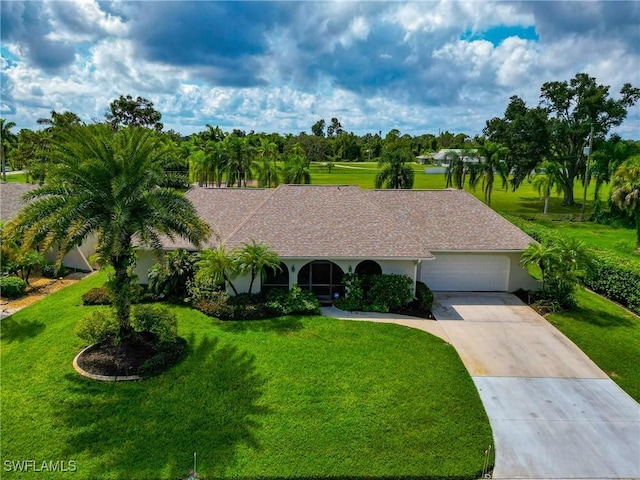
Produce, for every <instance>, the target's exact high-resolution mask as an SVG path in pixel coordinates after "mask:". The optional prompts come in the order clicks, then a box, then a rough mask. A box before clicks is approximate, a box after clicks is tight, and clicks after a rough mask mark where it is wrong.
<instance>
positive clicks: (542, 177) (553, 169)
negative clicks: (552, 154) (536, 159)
mask: <svg viewBox="0 0 640 480" xmlns="http://www.w3.org/2000/svg"><path fill="white" fill-rule="evenodd" d="M559 171H560V164H559V163H558V162H543V163H542V164H540V166H539V168H538V169H536V174H535V176H534V177H533V180H532V181H531V185H532V186H533V188H535V189H536V190H537V191H538V195H540V198H544V208H543V211H542V213H543V215H546V214H547V212H548V210H549V199H550V198H551V191H552V190H553V189H554V188H555V190H556V192H557V193H558V194H559V193H561V192H562V187H561V186H560V182H559V181H558V172H559Z"/></svg>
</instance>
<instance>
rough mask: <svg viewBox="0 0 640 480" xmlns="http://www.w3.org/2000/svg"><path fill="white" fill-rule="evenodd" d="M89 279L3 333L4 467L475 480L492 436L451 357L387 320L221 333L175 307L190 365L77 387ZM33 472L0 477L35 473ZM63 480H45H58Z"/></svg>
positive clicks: (294, 321)
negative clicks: (71, 465)
mask: <svg viewBox="0 0 640 480" xmlns="http://www.w3.org/2000/svg"><path fill="white" fill-rule="evenodd" d="M103 282H104V277H103V276H102V275H96V276H93V277H90V278H88V279H87V280H84V281H82V282H80V283H78V284H76V285H73V286H71V287H69V288H67V289H65V290H62V291H60V292H57V293H55V294H52V295H51V296H49V297H48V298H46V299H44V300H42V301H40V302H38V303H36V304H34V305H33V306H31V307H28V308H26V309H24V310H21V311H20V312H18V313H16V314H14V315H13V316H12V317H9V318H7V319H5V320H3V321H2V323H1V346H2V351H1V357H0V359H1V362H2V363H1V365H2V371H1V376H2V377H1V380H2V391H1V394H0V395H1V400H2V403H1V407H2V412H1V413H2V439H1V442H2V464H3V466H5V465H6V464H5V462H6V461H11V460H21V459H35V460H36V461H37V462H39V463H40V462H42V461H49V460H51V461H58V460H60V461H62V460H64V461H70V460H73V461H75V462H76V465H77V471H76V472H75V473H73V474H72V476H73V478H78V479H81V478H82V479H84V478H114V479H115V478H179V477H181V476H184V475H185V473H186V472H187V471H188V470H189V469H190V468H191V467H192V464H193V454H194V452H197V456H198V471H199V473H200V474H202V475H204V476H206V477H207V478H224V477H227V478H240V477H242V478H256V479H257V478H264V477H282V478H312V477H313V478H337V477H354V478H356V477H361V478H364V477H369V478H372V477H384V476H388V477H394V478H397V477H402V476H404V477H420V478H429V477H432V478H442V477H447V478H477V476H478V475H479V473H480V471H481V469H482V465H483V452H484V450H485V449H486V447H487V445H488V444H490V443H493V442H492V436H491V429H490V426H489V423H488V420H487V417H486V415H485V412H484V409H483V408H482V404H481V402H480V399H479V396H478V394H477V391H476V389H475V388H474V385H473V382H472V380H471V378H470V377H469V375H468V374H467V372H466V370H465V369H464V366H463V365H462V363H461V361H460V359H459V357H458V356H457V354H456V352H455V351H454V349H453V347H451V346H450V345H447V344H445V343H444V342H442V341H441V340H439V339H437V338H435V337H432V336H430V335H427V334H425V333H423V332H419V331H415V330H411V329H407V328H403V327H400V326H397V325H381V324H371V323H364V322H348V321H339V320H334V319H328V318H322V317H309V318H305V317H290V318H286V319H273V320H268V321H254V322H245V323H241V322H228V323H221V322H218V321H215V320H212V319H210V318H208V317H205V316H204V315H202V314H200V313H199V312H195V311H192V310H190V309H188V308H186V307H172V308H173V309H174V311H175V312H176V313H177V314H178V316H179V331H180V334H181V335H182V336H184V337H185V338H187V339H188V342H189V345H190V347H191V349H192V351H191V353H190V355H189V356H188V357H187V358H186V359H185V360H184V361H183V362H182V363H180V364H179V365H178V366H176V367H174V368H173V369H172V370H170V371H169V372H167V373H165V374H163V375H161V376H158V377H155V378H152V379H148V380H145V381H143V382H138V383H118V384H112V383H99V382H95V381H92V380H88V379H84V378H81V377H79V376H78V375H77V374H76V373H75V372H74V371H73V369H72V367H71V360H72V359H73V356H74V355H75V353H76V352H77V351H78V350H79V348H80V347H81V346H82V342H81V340H79V339H78V338H77V337H75V336H74V335H73V333H72V331H73V327H74V324H75V322H76V321H77V319H79V318H81V317H82V316H83V315H84V314H86V312H87V311H89V310H90V308H103V307H84V306H82V305H81V300H80V296H81V294H82V293H84V292H85V291H87V290H88V289H89V288H91V287H94V286H98V285H101V284H102V283H103ZM42 475H43V474H42V473H32V474H30V475H26V474H24V473H22V474H19V475H12V474H11V473H9V472H6V471H3V478H5V477H6V478H40V477H41V476H42ZM69 475H70V474H69V473H60V472H58V473H52V474H47V478H63V477H64V478H69Z"/></svg>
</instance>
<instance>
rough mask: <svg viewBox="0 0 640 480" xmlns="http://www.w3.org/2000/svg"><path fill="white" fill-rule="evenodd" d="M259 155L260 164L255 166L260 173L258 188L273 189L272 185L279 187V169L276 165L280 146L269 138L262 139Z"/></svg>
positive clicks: (258, 150)
mask: <svg viewBox="0 0 640 480" xmlns="http://www.w3.org/2000/svg"><path fill="white" fill-rule="evenodd" d="M257 154H258V158H259V159H260V162H258V163H257V164H256V166H255V168H256V170H257V173H258V186H259V187H267V188H271V184H273V186H274V187H277V186H278V183H279V178H278V176H279V169H278V166H277V163H276V162H277V159H278V145H276V144H275V142H272V141H271V140H269V139H268V138H261V139H260V146H259V147H258V149H257Z"/></svg>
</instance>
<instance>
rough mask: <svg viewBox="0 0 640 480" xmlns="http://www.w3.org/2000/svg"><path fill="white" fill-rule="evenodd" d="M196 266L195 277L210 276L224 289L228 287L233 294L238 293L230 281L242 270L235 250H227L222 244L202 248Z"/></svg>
mask: <svg viewBox="0 0 640 480" xmlns="http://www.w3.org/2000/svg"><path fill="white" fill-rule="evenodd" d="M196 268H197V272H196V279H203V278H210V279H212V280H213V281H214V282H215V283H217V284H223V285H224V287H225V289H226V288H227V286H228V287H230V288H231V290H233V293H234V295H238V290H236V287H235V286H234V285H233V282H232V280H233V279H234V278H235V277H236V276H238V274H239V273H241V272H242V269H241V265H240V262H239V261H238V251H237V250H231V251H227V250H226V248H225V246H224V245H222V244H220V246H218V248H207V249H205V250H202V251H201V252H200V259H199V260H198V261H197V262H196Z"/></svg>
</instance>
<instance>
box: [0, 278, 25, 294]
mask: <svg viewBox="0 0 640 480" xmlns="http://www.w3.org/2000/svg"><path fill="white" fill-rule="evenodd" d="M26 290H27V282H25V281H24V280H23V279H21V278H18V277H0V292H2V296H3V297H6V298H18V297H21V296H23V295H24V292H25V291H26Z"/></svg>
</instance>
